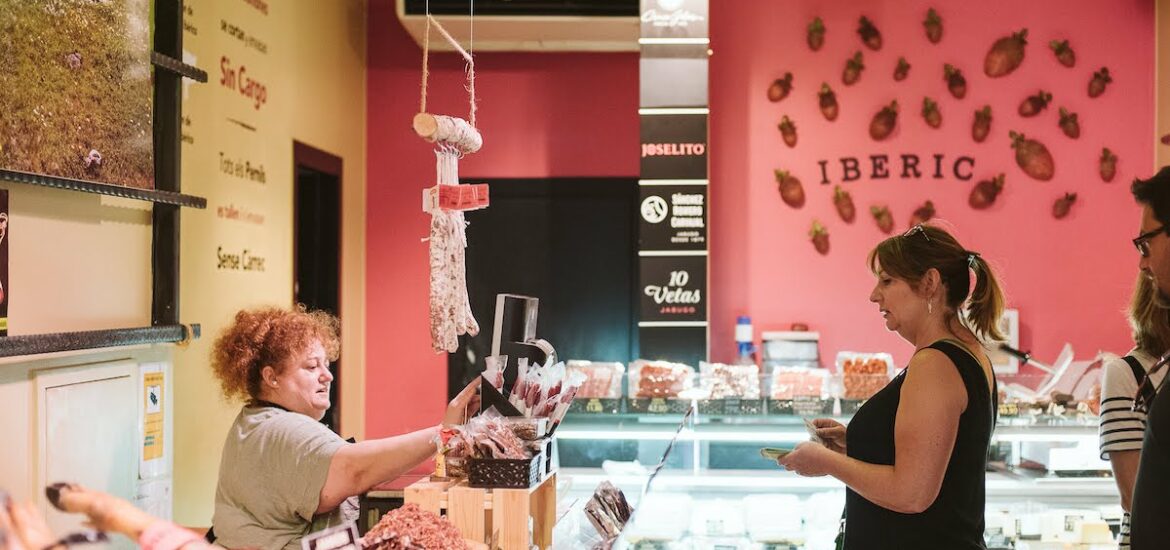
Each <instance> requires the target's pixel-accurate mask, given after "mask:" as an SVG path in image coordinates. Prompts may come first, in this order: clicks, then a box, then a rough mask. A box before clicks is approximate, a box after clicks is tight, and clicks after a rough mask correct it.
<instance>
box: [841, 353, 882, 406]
mask: <svg viewBox="0 0 1170 550" xmlns="http://www.w3.org/2000/svg"><path fill="white" fill-rule="evenodd" d="M837 369H838V371H839V372H840V373H841V374H842V375H843V376H844V387H845V391H844V392H843V394H842V395H841V397H843V398H845V399H869V398H870V397H871V396H873V394H875V393H877V392H878V390H881V389H882V388H884V387H885V386H886V384H888V383H889V382H890V375H891V374H893V372H894V359H893V357H890V355H889V354H888V353H849V352H844V351H843V352H841V353H839V354H837Z"/></svg>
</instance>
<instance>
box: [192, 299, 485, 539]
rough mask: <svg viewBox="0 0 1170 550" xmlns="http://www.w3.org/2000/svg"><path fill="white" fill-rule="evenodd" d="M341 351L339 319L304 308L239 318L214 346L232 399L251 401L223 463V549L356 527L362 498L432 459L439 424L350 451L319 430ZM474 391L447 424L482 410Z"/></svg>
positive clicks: (231, 434)
mask: <svg viewBox="0 0 1170 550" xmlns="http://www.w3.org/2000/svg"><path fill="white" fill-rule="evenodd" d="M339 347H340V343H339V339H338V321H337V318H336V317H333V316H332V315H329V314H327V313H324V312H320V311H313V312H308V311H305V309H304V307H298V308H296V309H292V310H288V309H281V308H264V309H255V310H244V311H240V312H239V313H237V314H236V318H235V321H234V322H233V323H232V324H231V325H230V326H229V327H228V328H227V329H225V330H224V332H223V333H222V334H221V335H220V336H219V338H218V339H217V340H216V341H215V349H214V352H213V361H212V368H213V369H214V371H215V375H216V377H217V378H218V379H219V382H220V385H221V387H222V388H223V393H224V396H225V397H226V398H228V399H236V398H239V399H243V400H245V401H246V403H245V404H244V406H243V408H242V409H241V410H240V414H239V415H238V416H237V417H236V420H235V422H234V423H233V424H232V427H231V429H230V430H228V435H227V440H226V441H225V443H224V448H223V456H222V458H221V460H220V466H219V484H218V487H216V491H215V515H214V517H213V519H212V526H213V529H214V531H215V536H216V537H217V538H216V541H215V542H216V543H217V544H219V545H221V546H224V547H227V548H242V547H258V548H288V549H298V548H300V546H301V538H302V537H304V536H305V535H306V534H308V533H310V532H312V531H317V530H320V529H324V528H326V527H330V526H333V525H337V524H340V523H342V522H343V521H346V520H350V519H356V517H357V506H356V496H357V495H359V494H361V493H364V492H366V491H368V490H370V489H371V488H373V487H374V486H375V485H377V484H379V483H382V482H384V481H388V480H391V479H394V478H396V477H398V476H400V475H402V474H404V473H406V472H407V471H409V470H411V469H412V468H414V467H415V466H418V465H419V464H421V463H422V462H423V461H425V460H426V459H428V458H430V457H431V456H432V455H434V453H435V451H436V448H435V443H434V441H435V438H436V435H437V434H438V428H439V425H435V426H432V427H430V428H426V429H423V430H419V431H416V432H412V433H408V434H403V435H399V436H395V437H389V438H385V439H376V440H371V441H363V442H360V443H353V444H350V443H347V442H346V441H344V440H343V439H341V437H340V436H338V435H337V434H335V433H333V432H332V431H330V430H329V428H327V427H325V426H324V425H323V424H321V423H320V422H319V420H320V419H321V418H322V417H323V416H324V415H325V411H326V410H327V409H328V408H329V404H330V403H329V386H330V383H331V382H332V381H333V374H332V373H330V371H329V363H330V362H331V361H333V360H335V359H337V357H338V349H339ZM476 387H477V384H476V383H475V382H473V383H471V384H469V385H468V386H467V387H466V388H464V390H463V391H462V392H460V393H459V395H458V396H456V397H455V399H453V400H452V401H451V402H450V404H448V406H447V412H446V414H445V415H444V418H443V423H444V424H461V423H462V422H463V421H464V420H465V418H466V416H467V414H468V411H474V410H476V409H478V407H479V403H478V399H479V397H478V396H477V395H476V394H475V390H476Z"/></svg>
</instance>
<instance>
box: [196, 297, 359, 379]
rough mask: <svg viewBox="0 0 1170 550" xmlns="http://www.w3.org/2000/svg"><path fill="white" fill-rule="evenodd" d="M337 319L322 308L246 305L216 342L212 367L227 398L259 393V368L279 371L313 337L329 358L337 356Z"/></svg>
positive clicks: (312, 339)
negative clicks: (270, 368) (248, 307)
mask: <svg viewBox="0 0 1170 550" xmlns="http://www.w3.org/2000/svg"><path fill="white" fill-rule="evenodd" d="M339 328H340V321H339V320H338V319H337V317H334V316H333V315H330V314H329V313H326V312H324V311H306V309H305V306H304V305H300V304H298V305H297V306H296V307H295V308H293V309H291V310H290V309H284V308H277V307H265V308H258V309H245V310H240V312H239V313H236V318H235V320H234V321H233V322H232V324H231V325H229V326H228V327H227V328H225V329H224V330H223V332H222V333H220V335H219V338H216V340H215V346H214V349H213V350H212V358H211V368H212V369H213V370H214V371H215V377H216V378H218V379H219V384H220V387H221V389H222V390H223V395H224V397H225V398H227V399H229V400H230V399H234V398H239V399H243V400H249V399H253V400H254V399H258V398H259V397H260V382H261V375H260V372H261V370H262V369H263V368H264V367H265V366H272V367H273V368H275V369H276V370H277V372H281V371H283V370H284V368H285V366H286V365H287V364H288V361H289V360H290V359H292V358H293V357H295V356H297V355H299V354H301V353H304V350H306V349H308V347H309V345H311V344H312V342H313V341H315V340H316V341H320V342H321V345H322V346H324V347H325V356H326V357H327V358H328V359H329V360H330V361H335V360H336V359H337V356H338V353H339V348H340V347H341V341H340V338H339V337H338V332H339Z"/></svg>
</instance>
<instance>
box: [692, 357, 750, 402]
mask: <svg viewBox="0 0 1170 550" xmlns="http://www.w3.org/2000/svg"><path fill="white" fill-rule="evenodd" d="M699 381H700V384H702V387H703V390H705V391H706V392H708V398H709V399H727V398H729V397H734V398H740V399H759V398H760V371H759V369H757V368H756V366H755V365H724V364H723V363H700V364H699Z"/></svg>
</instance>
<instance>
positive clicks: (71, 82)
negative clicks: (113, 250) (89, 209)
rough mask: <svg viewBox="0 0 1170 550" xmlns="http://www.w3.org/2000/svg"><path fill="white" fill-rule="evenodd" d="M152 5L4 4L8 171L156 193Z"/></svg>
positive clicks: (0, 61)
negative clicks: (151, 56)
mask: <svg viewBox="0 0 1170 550" xmlns="http://www.w3.org/2000/svg"><path fill="white" fill-rule="evenodd" d="M152 13H153V10H152V0H102V1H100V2H95V1H86V2H61V1H59V0H0V36H2V37H4V39H3V44H0V66H2V67H4V69H3V70H0V129H3V130H2V131H0V168H3V169H6V170H12V171H16V172H26V173H32V174H40V175H46V176H54V177H64V178H71V179H77V180H85V181H94V182H101V183H111V184H116V185H124V186H128V187H138V188H143V189H153V188H154V120H153V116H154V113H153V108H154V104H153V98H154V85H153V83H152V79H151V75H152V71H153V67H152V65H151V61H150V55H151V51H152V49H153V47H152V45H151V16H152Z"/></svg>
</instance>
